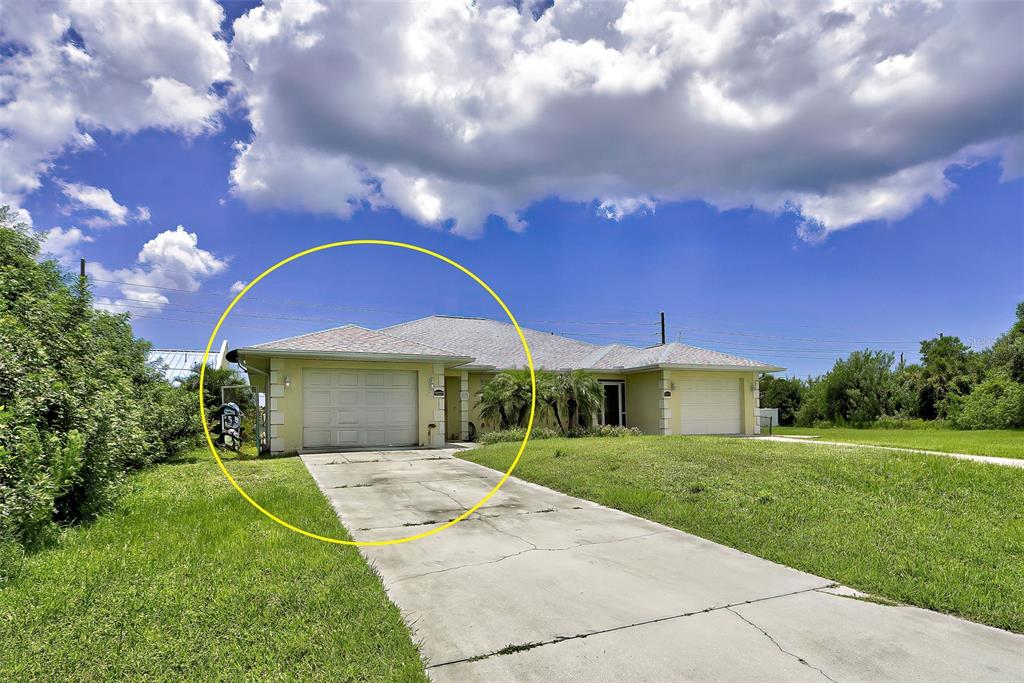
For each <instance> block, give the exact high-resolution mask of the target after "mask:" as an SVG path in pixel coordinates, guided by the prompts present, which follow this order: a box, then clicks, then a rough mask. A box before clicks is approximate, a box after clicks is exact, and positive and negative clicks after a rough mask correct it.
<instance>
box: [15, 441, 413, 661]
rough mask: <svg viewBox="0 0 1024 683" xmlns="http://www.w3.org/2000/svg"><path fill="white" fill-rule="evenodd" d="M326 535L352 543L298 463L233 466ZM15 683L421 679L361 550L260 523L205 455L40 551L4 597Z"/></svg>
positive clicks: (144, 477) (143, 478)
mask: <svg viewBox="0 0 1024 683" xmlns="http://www.w3.org/2000/svg"><path fill="white" fill-rule="evenodd" d="M227 467H228V469H229V470H230V471H231V473H232V475H233V476H234V477H236V478H237V479H238V480H239V482H240V483H241V484H242V486H244V487H245V490H246V491H248V492H249V493H250V494H252V495H253V496H254V497H255V498H256V499H257V500H259V501H260V503H262V504H263V505H265V506H267V507H268V508H269V509H270V510H273V511H274V512H276V513H277V514H279V515H281V516H282V517H284V518H285V519H287V520H289V521H290V522H293V523H295V524H298V525H299V526H302V527H303V528H306V529H309V530H311V531H314V532H316V533H320V534H324V535H327V536H333V537H338V538H345V537H346V532H345V530H344V528H343V527H342V526H341V523H340V522H339V521H338V517H337V516H336V515H335V514H334V511H333V510H332V509H331V507H330V505H329V504H328V503H327V501H326V500H325V499H324V497H323V495H322V494H321V493H320V492H319V491H318V490H317V487H316V484H315V483H314V482H313V479H312V478H311V477H310V476H309V473H308V472H307V471H306V468H305V467H303V465H302V463H301V462H300V461H299V459H298V458H279V459H274V460H261V461H259V462H237V461H234V460H230V459H229V460H228V461H227ZM0 624H2V626H0V679H3V680H6V681H122V680H123V681H150V680H152V681H229V680H231V681H288V680H333V681H425V680H426V676H425V675H424V673H423V667H422V665H421V664H420V662H419V657H418V653H417V651H416V646H415V645H414V644H413V642H412V639H411V638H410V636H409V632H408V630H407V629H406V628H405V626H404V625H403V623H402V619H401V615H400V613H399V611H398V608H396V607H395V606H394V605H393V604H392V603H391V602H389V601H388V598H387V596H386V595H385V593H384V590H383V588H382V587H381V584H380V581H379V579H378V578H377V576H376V574H375V573H374V571H373V569H371V568H370V567H369V566H368V565H367V564H366V562H364V561H363V559H362V558H361V557H360V555H359V553H358V552H357V550H356V548H354V547H350V546H348V547H346V546H337V545H331V544H327V543H321V542H318V541H313V540H310V539H308V538H305V537H303V536H300V535H299V534H296V533H293V532H291V531H288V530H287V529H284V528H281V527H279V526H277V525H276V524H273V523H272V522H270V521H269V520H267V519H265V518H264V517H263V516H262V515H261V514H260V513H259V512H257V511H256V510H254V509H253V508H252V507H251V506H250V505H249V504H248V503H246V502H245V501H244V500H243V499H242V497H241V496H239V495H238V494H237V493H236V492H235V491H234V490H233V489H232V488H231V487H230V486H228V485H227V482H226V481H225V479H224V476H223V475H222V474H221V472H220V471H219V469H218V468H217V466H216V465H215V464H214V463H213V461H212V459H211V458H209V457H208V454H207V453H205V451H196V452H192V453H186V454H184V455H183V456H179V457H178V458H176V459H175V461H173V462H171V463H164V464H160V465H158V466H156V467H152V468H149V469H148V470H146V471H144V472H141V473H139V474H137V475H135V476H133V477H131V479H130V481H129V483H128V484H127V486H126V487H125V492H124V495H122V496H121V497H120V498H119V499H118V501H117V502H116V504H115V506H114V509H113V510H112V511H111V513H110V514H106V515H103V516H102V517H101V518H99V519H98V520H97V521H96V522H95V523H93V524H89V525H83V526H79V527H76V528H73V529H69V530H68V531H66V532H65V535H64V537H63V539H62V542H61V543H60V545H59V546H58V547H56V548H53V549H50V550H46V551H44V552H38V553H33V554H32V555H30V556H29V557H27V558H26V559H25V560H24V565H23V567H22V569H21V572H20V573H19V575H18V577H17V578H16V579H14V580H13V581H12V582H11V583H10V584H9V585H8V586H7V587H6V588H4V589H3V590H0Z"/></svg>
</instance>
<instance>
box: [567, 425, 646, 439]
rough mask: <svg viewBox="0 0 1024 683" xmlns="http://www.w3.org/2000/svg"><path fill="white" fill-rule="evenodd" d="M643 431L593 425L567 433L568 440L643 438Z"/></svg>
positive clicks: (637, 428)
mask: <svg viewBox="0 0 1024 683" xmlns="http://www.w3.org/2000/svg"><path fill="white" fill-rule="evenodd" d="M643 434H644V433H643V430H641V429H640V428H639V427H623V426H622V425H593V426H591V427H583V428H582V429H575V430H573V431H572V432H570V433H569V437H570V438H574V439H575V438H580V437H589V436H593V437H603V436H610V437H622V436H643Z"/></svg>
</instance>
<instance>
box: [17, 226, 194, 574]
mask: <svg viewBox="0 0 1024 683" xmlns="http://www.w3.org/2000/svg"><path fill="white" fill-rule="evenodd" d="M39 252H40V238H39V236H38V235H36V234H35V233H33V232H32V231H31V230H30V229H29V228H28V227H26V226H25V225H23V224H19V223H17V222H16V221H15V219H14V214H13V213H12V212H11V210H10V209H9V208H8V207H0V574H9V573H10V570H9V567H10V565H11V564H12V563H15V562H17V561H18V558H19V557H20V556H21V554H22V553H23V551H24V550H25V549H33V548H37V547H41V546H45V545H46V544H47V543H48V542H49V541H50V540H51V539H52V538H53V537H54V534H55V532H56V530H57V528H58V526H59V525H61V524H66V523H71V522H76V521H80V520H84V519H90V518H92V517H94V516H95V515H96V514H98V513H99V512H100V511H102V510H104V509H105V508H107V507H108V506H109V505H110V504H111V502H112V500H113V499H114V495H115V493H116V492H117V490H118V488H119V487H120V485H121V484H122V482H123V481H124V479H125V476H126V474H127V473H128V472H129V471H131V470H136V469H139V468H142V467H145V466H147V465H150V464H152V463H156V462H160V461H163V460H166V459H167V458H169V457H170V456H172V455H173V454H175V453H176V452H178V451H180V450H181V449H182V448H185V447H188V446H191V445H192V444H193V443H194V439H195V438H196V435H197V433H198V429H199V426H200V425H199V423H198V420H197V419H196V416H195V410H196V408H195V405H196V402H195V396H194V394H190V393H189V392H187V391H185V390H182V389H179V388H176V387H172V386H170V385H169V384H168V383H167V382H166V381H164V379H163V376H162V375H161V373H159V372H158V371H156V370H155V369H154V368H151V367H150V366H149V365H147V362H146V361H147V353H148V351H149V349H150V345H149V344H148V343H147V342H145V341H143V340H141V339H137V338H135V337H134V336H133V335H132V330H131V327H130V326H129V324H128V318H127V316H126V315H112V314H110V313H106V312H103V311H98V310H95V309H94V308H93V306H92V296H91V294H90V292H89V288H88V286H87V283H86V282H85V281H84V279H82V278H79V277H78V276H77V275H70V274H68V273H65V272H63V271H62V270H61V269H60V267H59V266H58V264H57V263H55V262H54V261H39V260H38V259H39ZM5 567H7V568H6V569H5Z"/></svg>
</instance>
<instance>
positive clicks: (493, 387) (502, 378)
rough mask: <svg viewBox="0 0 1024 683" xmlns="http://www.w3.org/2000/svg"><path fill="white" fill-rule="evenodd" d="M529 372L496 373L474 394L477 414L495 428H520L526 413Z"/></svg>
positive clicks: (510, 371)
mask: <svg viewBox="0 0 1024 683" xmlns="http://www.w3.org/2000/svg"><path fill="white" fill-rule="evenodd" d="M530 393H531V385H530V372H529V371H528V370H506V371H504V372H499V373H498V374H497V375H495V376H494V378H493V379H491V381H490V382H488V383H487V384H485V385H484V386H483V388H482V389H481V390H480V391H479V392H478V393H477V397H478V398H479V399H480V404H479V405H480V417H481V418H482V419H484V420H486V421H487V422H490V423H492V424H493V423H497V424H498V427H499V429H511V428H513V427H521V426H523V423H524V422H525V421H526V417H527V415H529V414H530Z"/></svg>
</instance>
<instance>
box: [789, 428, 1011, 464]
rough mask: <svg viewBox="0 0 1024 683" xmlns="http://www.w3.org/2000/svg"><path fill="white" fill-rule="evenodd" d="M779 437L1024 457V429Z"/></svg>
mask: <svg viewBox="0 0 1024 683" xmlns="http://www.w3.org/2000/svg"><path fill="white" fill-rule="evenodd" d="M772 432H773V433H774V434H779V435H787V434H813V435H815V436H818V437H819V438H821V439H823V440H826V441H847V442H849V443H866V444H871V445H873V446H897V447H899V448H921V449H924V450H931V451H943V452H945V453H971V454H974V455H991V456H994V457H997V458H1024V429H979V430H977V431H963V430H959V429H847V428H840V427H829V428H827V429H813V428H810V427H775V428H774V429H773V430H772Z"/></svg>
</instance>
